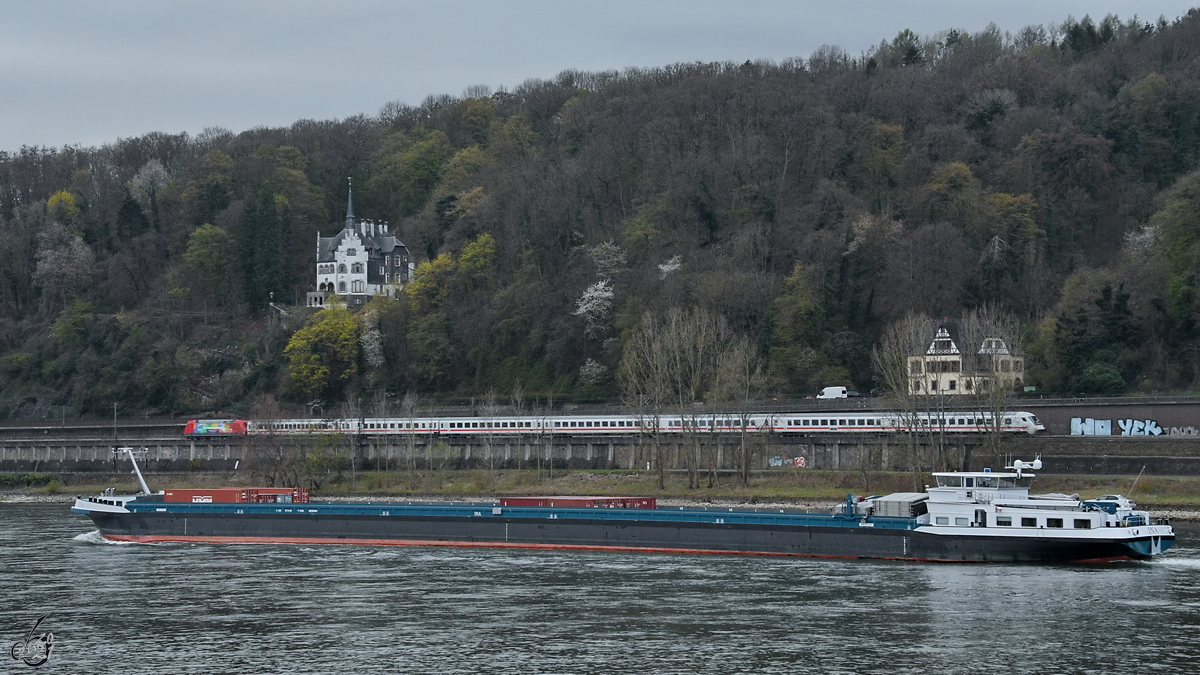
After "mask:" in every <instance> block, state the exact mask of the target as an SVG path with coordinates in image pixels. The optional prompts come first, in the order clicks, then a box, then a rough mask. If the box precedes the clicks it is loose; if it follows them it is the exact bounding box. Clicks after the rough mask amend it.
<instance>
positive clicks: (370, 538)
mask: <svg viewBox="0 0 1200 675" xmlns="http://www.w3.org/2000/svg"><path fill="white" fill-rule="evenodd" d="M88 515H89V516H90V517H91V518H92V520H93V521H94V522H95V523H96V526H97V527H98V528H99V529H100V532H101V534H103V535H104V536H105V537H107V538H110V539H115V540H123V541H139V542H156V541H185V542H279V543H288V542H291V543H330V544H337V543H346V544H370V545H428V546H492V547H520V548H570V549H612V550H632V551H664V552H686V553H746V554H760V555H791V556H810V557H838V558H881V559H898V560H925V561H946V562H1040V563H1047V562H1049V563H1055V562H1101V561H1113V560H1140V559H1148V558H1150V557H1151V555H1147V554H1144V553H1143V552H1144V551H1146V550H1148V543H1146V544H1142V545H1138V544H1137V543H1136V542H1134V543H1132V544H1131V542H1130V540H1128V539H1116V538H1113V539H1106V538H1091V539H1078V538H1076V539H1065V538H1061V537H1057V538H1056V537H1040V536H1003V535H1000V534H999V533H995V532H994V531H993V532H989V533H987V535H986V536H979V535H974V536H956V535H938V534H930V533H927V532H922V531H918V530H912V529H901V528H885V527H863V526H861V525H860V524H858V523H857V522H856V521H833V520H830V521H829V522H830V524H829V525H771V524H741V523H717V522H672V521H662V522H654V521H645V520H637V519H630V520H621V519H613V518H608V519H597V518H570V517H530V518H523V517H509V516H493V517H478V518H475V517H463V516H429V515H411V516H410V515H400V514H397V513H389V514H387V515H347V514H330V513H315V514H302V513H289V514H286V515H283V514H279V513H229V512H196V511H193V512H189V513H162V512H133V513H102V512H91V513H88ZM981 534H982V533H981ZM1145 539H1146V540H1147V542H1148V540H1149V537H1146V538H1145ZM1173 541H1174V536H1173V535H1172V536H1169V537H1167V536H1162V537H1158V538H1157V541H1155V542H1154V543H1155V544H1156V545H1157V546H1158V549H1157V550H1155V551H1154V552H1158V551H1159V550H1166V548H1169V547H1170V545H1171V543H1173ZM1138 548H1141V549H1142V550H1143V552H1139V551H1138V550H1137V549H1138Z"/></svg>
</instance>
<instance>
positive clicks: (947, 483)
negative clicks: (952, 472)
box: [937, 476, 962, 488]
mask: <svg viewBox="0 0 1200 675" xmlns="http://www.w3.org/2000/svg"><path fill="white" fill-rule="evenodd" d="M937 479H938V487H952V488H956V487H962V477H961V476H938V477H937Z"/></svg>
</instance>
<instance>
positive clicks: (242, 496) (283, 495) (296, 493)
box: [163, 488, 308, 504]
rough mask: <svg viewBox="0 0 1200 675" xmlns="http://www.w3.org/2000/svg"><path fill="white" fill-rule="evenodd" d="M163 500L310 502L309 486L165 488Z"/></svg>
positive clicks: (207, 502)
mask: <svg viewBox="0 0 1200 675" xmlns="http://www.w3.org/2000/svg"><path fill="white" fill-rule="evenodd" d="M163 501H166V502H184V503H190V504H240V503H243V502H249V503H267V504H273V503H284V504H286V503H294V504H307V503H308V488H209V489H187V490H164V491H163Z"/></svg>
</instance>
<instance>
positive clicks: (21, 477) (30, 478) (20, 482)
mask: <svg viewBox="0 0 1200 675" xmlns="http://www.w3.org/2000/svg"><path fill="white" fill-rule="evenodd" d="M51 482H53V483H58V475H57V474H53V473H0V488H29V487H42V486H48V485H50V483H51Z"/></svg>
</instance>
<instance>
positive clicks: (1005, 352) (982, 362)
mask: <svg viewBox="0 0 1200 675" xmlns="http://www.w3.org/2000/svg"><path fill="white" fill-rule="evenodd" d="M955 328H956V327H955V326H954V324H950V323H948V324H944V325H942V326H941V327H939V328H938V330H937V334H936V335H934V338H933V341H932V342H931V343H929V348H928V349H926V350H925V353H924V354H921V355H916V356H909V357H908V378H909V393H912V394H926V395H936V394H977V393H984V392H986V391H988V390H989V389H990V388H992V387H994V386H999V387H1002V388H1005V389H1011V388H1013V387H1019V386H1021V385H1022V384H1023V383H1024V381H1025V359H1024V357H1023V356H1021V355H1019V354H1013V353H1012V352H1011V351H1010V350H1009V348H1008V345H1007V344H1006V343H1005V342H1004V340H1003V339H1001V338H998V337H986V338H984V339H983V341H982V342H981V343H980V345H979V347H978V348H976V349H971V350H970V351H968V352H967V353H966V354H964V353H963V352H962V350H961V349H959V346H958V342H960V341H961V339H960V336H958V335H957V334H956V333H957V331H956V329H955Z"/></svg>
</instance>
